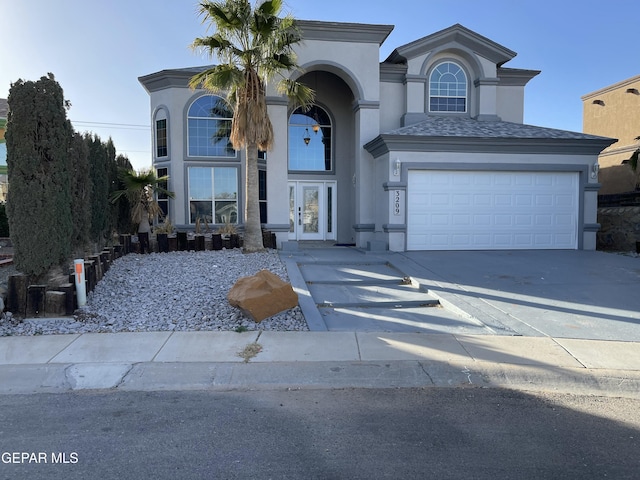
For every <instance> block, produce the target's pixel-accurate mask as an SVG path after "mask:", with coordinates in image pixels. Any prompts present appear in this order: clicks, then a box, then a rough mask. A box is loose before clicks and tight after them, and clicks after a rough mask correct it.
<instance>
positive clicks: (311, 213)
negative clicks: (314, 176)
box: [289, 181, 336, 240]
mask: <svg viewBox="0 0 640 480" xmlns="http://www.w3.org/2000/svg"><path fill="white" fill-rule="evenodd" d="M335 195H336V188H335V182H302V181H300V182H289V239H290V240H334V239H335V238H336V236H335Z"/></svg>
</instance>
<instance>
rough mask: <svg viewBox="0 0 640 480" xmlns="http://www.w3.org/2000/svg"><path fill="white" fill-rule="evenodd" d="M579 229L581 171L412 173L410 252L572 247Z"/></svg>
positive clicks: (408, 198)
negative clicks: (579, 177)
mask: <svg viewBox="0 0 640 480" xmlns="http://www.w3.org/2000/svg"><path fill="white" fill-rule="evenodd" d="M419 200H422V201H419ZM577 228H578V174H577V173H570V172H481V171H472V172H459V171H411V172H409V182H408V193H407V248H408V249H409V250H460V249H463V250H467V249H476V250H478V249H517V248H520V249H525V248H526V249H530V248H544V249H554V248H555V249H574V248H577Z"/></svg>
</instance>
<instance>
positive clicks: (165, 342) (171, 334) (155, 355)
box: [151, 331, 176, 362]
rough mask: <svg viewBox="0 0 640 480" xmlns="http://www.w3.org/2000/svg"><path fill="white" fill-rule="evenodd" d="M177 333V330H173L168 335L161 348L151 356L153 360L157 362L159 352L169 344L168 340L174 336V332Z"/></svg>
mask: <svg viewBox="0 0 640 480" xmlns="http://www.w3.org/2000/svg"><path fill="white" fill-rule="evenodd" d="M174 333H176V332H175V331H172V332H171V333H170V334H169V336H168V337H167V339H166V340H165V341H164V342H163V343H162V345H160V348H159V349H158V351H157V352H156V353H155V354H154V355H153V357H151V362H155V361H156V357H157V356H158V354H159V353H160V352H161V351H162V349H163V348H164V347H165V346H166V345H167V342H168V341H169V339H170V338H171V337H173V334H174Z"/></svg>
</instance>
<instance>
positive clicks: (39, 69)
mask: <svg viewBox="0 0 640 480" xmlns="http://www.w3.org/2000/svg"><path fill="white" fill-rule="evenodd" d="M196 5H197V3H196V2H195V1H193V0H172V1H169V0H108V1H97V0H57V1H48V0H0V12H2V14H1V16H0V18H1V22H0V23H1V24H2V31H3V35H2V48H1V50H0V52H1V53H0V98H6V97H7V95H8V93H9V88H10V84H11V82H14V81H16V80H17V79H19V78H22V79H25V80H37V79H38V78H40V77H41V76H43V75H46V74H47V72H52V73H53V74H54V75H55V76H56V79H57V80H58V82H60V84H61V85H62V88H63V89H64V91H65V98H66V99H67V100H70V101H71V103H72V108H71V110H70V112H69V117H70V118H71V120H72V121H73V122H74V125H75V128H76V130H78V131H86V130H89V131H93V132H95V133H97V134H98V135H100V136H101V137H102V138H103V139H105V140H106V139H107V138H108V137H109V136H111V137H112V138H113V140H114V142H115V145H116V148H117V149H118V151H119V153H124V154H126V155H127V156H128V157H129V158H130V159H131V160H132V162H133V163H134V166H135V167H136V168H142V167H146V166H150V164H151V154H150V150H151V148H150V143H151V134H150V129H149V127H148V125H149V123H150V120H149V116H150V112H149V98H148V95H147V93H146V92H145V91H144V89H143V88H142V86H141V85H140V83H139V82H138V77H139V76H142V75H147V74H149V73H153V72H156V71H159V70H162V69H166V68H183V67H188V66H195V65H205V64H208V63H210V62H209V60H208V59H207V58H206V57H203V56H202V55H200V54H197V53H195V52H193V51H192V50H190V49H189V44H190V43H191V42H192V41H193V39H194V38H195V37H197V36H203V35H205V34H206V27H205V26H204V25H202V23H201V22H200V19H199V18H198V16H197V14H196ZM637 5H638V3H637V0H610V1H607V2H604V1H595V0H586V1H577V0H555V1H548V0H536V1H529V0H483V1H477V0H457V1H456V2H450V1H431V0H421V1H416V0H395V1H388V0H387V1H380V0H322V1H314V0H287V10H288V11H291V12H292V13H293V15H294V16H295V17H296V18H299V19H305V20H325V21H336V22H358V23H375V24H389V25H394V26H395V29H394V31H393V32H392V33H391V35H390V36H389V38H388V39H387V40H386V42H385V43H384V44H383V45H382V48H381V51H380V60H384V59H385V58H386V57H387V56H388V55H389V53H391V51H393V49H394V48H396V47H398V46H401V45H404V44H406V43H409V42H412V41H414V40H417V39H419V38H421V37H424V36H426V35H429V34H431V33H434V32H436V31H438V30H441V29H443V28H446V27H449V26H451V25H453V24H455V23H460V24H462V25H464V26H465V27H467V28H469V29H471V30H473V31H475V32H477V33H479V34H481V35H484V36H485V37H488V38H490V39H491V40H493V41H495V42H497V43H499V44H501V45H503V46H505V47H507V48H509V49H511V50H513V51H515V52H517V53H518V55H517V56H516V57H515V58H514V59H513V60H511V61H510V62H508V63H507V64H506V65H505V66H506V67H512V68H525V69H532V70H542V73H541V74H540V75H538V76H537V77H535V78H534V79H533V80H532V81H531V82H530V83H529V85H528V86H527V89H526V97H525V122H526V123H530V124H533V125H542V126H547V127H553V128H560V129H565V130H574V131H581V130H582V103H581V101H580V97H581V96H582V95H585V94H587V93H590V92H592V91H594V90H598V89H600V88H603V87H606V86H608V85H611V84H613V83H616V82H618V81H621V80H624V79H627V78H629V77H632V76H635V75H638V74H640V54H639V53H638V44H639V42H638V39H639V38H640V10H639V9H638V6H637ZM145 126H146V127H145Z"/></svg>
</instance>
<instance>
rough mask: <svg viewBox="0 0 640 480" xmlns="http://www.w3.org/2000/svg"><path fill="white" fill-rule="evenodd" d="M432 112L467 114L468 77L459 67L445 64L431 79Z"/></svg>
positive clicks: (430, 105) (437, 69)
mask: <svg viewBox="0 0 640 480" xmlns="http://www.w3.org/2000/svg"><path fill="white" fill-rule="evenodd" d="M429 111H430V112H466V111H467V76H466V75H465V73H464V70H462V68H460V66H459V65H457V64H456V63H453V62H443V63H441V64H439V65H438V66H436V68H434V69H433V71H432V72H431V75H430V77H429Z"/></svg>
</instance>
